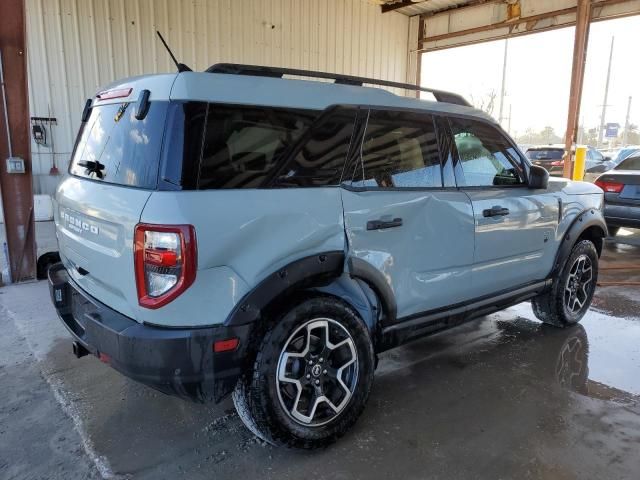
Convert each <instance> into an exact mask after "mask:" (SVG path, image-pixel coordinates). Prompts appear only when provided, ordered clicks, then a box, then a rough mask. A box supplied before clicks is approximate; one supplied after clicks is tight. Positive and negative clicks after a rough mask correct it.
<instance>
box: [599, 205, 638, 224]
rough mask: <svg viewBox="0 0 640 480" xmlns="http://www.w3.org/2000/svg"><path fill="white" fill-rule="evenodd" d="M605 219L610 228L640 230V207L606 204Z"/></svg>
mask: <svg viewBox="0 0 640 480" xmlns="http://www.w3.org/2000/svg"><path fill="white" fill-rule="evenodd" d="M604 219H605V221H606V222H607V225H608V226H610V227H631V228H640V206H631V205H629V206H627V205H611V204H609V205H607V204H606V203H605V207H604Z"/></svg>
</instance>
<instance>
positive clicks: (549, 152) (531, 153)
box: [526, 148, 564, 160]
mask: <svg viewBox="0 0 640 480" xmlns="http://www.w3.org/2000/svg"><path fill="white" fill-rule="evenodd" d="M526 155H527V158H528V159H530V160H562V157H563V156H564V150H559V149H555V148H554V149H550V148H545V149H536V150H532V149H529V150H527V153H526Z"/></svg>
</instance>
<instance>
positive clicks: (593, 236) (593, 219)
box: [549, 208, 607, 277]
mask: <svg viewBox="0 0 640 480" xmlns="http://www.w3.org/2000/svg"><path fill="white" fill-rule="evenodd" d="M606 236H607V224H606V222H605V221H604V217H603V215H602V212H601V211H600V210H597V209H595V208H590V209H587V210H584V211H583V212H582V213H580V215H578V216H577V217H576V218H575V219H574V220H573V222H572V223H571V225H570V226H569V228H568V229H567V231H566V232H565V234H564V236H563V237H562V243H561V244H560V247H559V248H558V252H557V253H556V258H555V262H554V264H553V269H552V271H551V274H550V275H549V276H550V277H553V276H555V275H557V274H558V273H559V272H560V270H561V269H562V267H563V266H564V262H565V261H566V259H567V258H569V255H570V254H571V250H572V249H573V247H574V245H576V244H577V243H578V242H579V241H581V240H589V241H591V242H593V244H594V245H595V247H596V250H597V252H598V257H600V255H601V254H602V249H603V246H604V238H605V237H606Z"/></svg>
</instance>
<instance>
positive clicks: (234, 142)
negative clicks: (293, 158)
mask: <svg viewBox="0 0 640 480" xmlns="http://www.w3.org/2000/svg"><path fill="white" fill-rule="evenodd" d="M316 116H317V112H314V111H307V110H292V109H282V108H272V107H244V106H235V105H218V104H210V105H209V108H208V114H207V119H206V127H205V133H204V143H203V150H202V158H201V160H200V171H199V174H198V188H200V189H210V188H217V189H224V188H258V187H261V186H263V185H264V181H265V180H266V179H267V178H268V177H269V176H270V175H271V174H272V173H273V172H274V169H275V167H276V165H277V164H278V161H279V160H281V159H282V158H284V155H285V154H286V153H287V152H288V151H289V149H290V148H291V147H292V146H293V145H294V144H295V143H296V142H297V141H298V140H299V139H300V137H301V136H302V135H303V134H304V133H305V131H306V130H307V129H308V127H309V126H310V125H311V123H312V122H313V120H314V118H315V117H316Z"/></svg>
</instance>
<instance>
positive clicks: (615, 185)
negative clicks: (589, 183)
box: [595, 180, 624, 193]
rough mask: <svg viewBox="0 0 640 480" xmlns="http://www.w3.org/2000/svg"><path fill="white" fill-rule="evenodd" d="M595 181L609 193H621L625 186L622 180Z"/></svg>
mask: <svg viewBox="0 0 640 480" xmlns="http://www.w3.org/2000/svg"><path fill="white" fill-rule="evenodd" d="M595 183H596V185H597V186H599V187H600V188H601V189H602V190H604V191H605V192H607V193H620V192H621V191H622V189H623V188H624V183H620V182H606V181H602V180H596V182H595Z"/></svg>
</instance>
